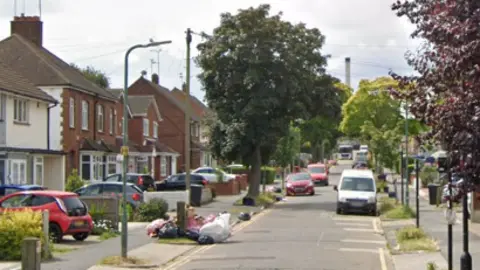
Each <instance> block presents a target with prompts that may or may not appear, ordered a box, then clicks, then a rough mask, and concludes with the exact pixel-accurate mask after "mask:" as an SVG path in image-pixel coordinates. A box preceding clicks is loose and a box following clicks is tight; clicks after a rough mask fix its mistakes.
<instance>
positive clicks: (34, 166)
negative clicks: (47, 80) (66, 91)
mask: <svg viewBox="0 0 480 270" xmlns="http://www.w3.org/2000/svg"><path fill="white" fill-rule="evenodd" d="M55 106H58V103H57V101H56V100H55V99H54V98H53V97H52V96H50V95H48V94H47V93H45V92H44V91H42V90H40V89H39V88H37V87H36V86H35V85H34V84H33V83H31V82H30V81H29V80H28V79H26V78H25V77H23V76H21V75H20V74H18V73H17V72H15V71H14V70H12V69H10V68H9V67H8V66H6V65H4V64H2V63H1V59H0V184H2V185H3V184H36V185H42V186H45V187H47V188H49V189H60V190H63V189H64V184H65V173H64V168H65V155H64V153H63V152H62V151H58V150H52V149H51V148H50V144H49V132H48V130H49V129H48V127H49V125H51V124H52V122H51V120H50V111H51V110H52V108H54V107H55Z"/></svg>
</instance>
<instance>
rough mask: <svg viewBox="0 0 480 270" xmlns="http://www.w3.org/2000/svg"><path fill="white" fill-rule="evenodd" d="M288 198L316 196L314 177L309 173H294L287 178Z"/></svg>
mask: <svg viewBox="0 0 480 270" xmlns="http://www.w3.org/2000/svg"><path fill="white" fill-rule="evenodd" d="M286 185H287V196H295V195H310V196H313V195H315V187H314V184H313V181H312V176H311V175H310V174H309V173H294V174H290V175H289V176H287V181H286Z"/></svg>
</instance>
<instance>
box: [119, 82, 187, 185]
mask: <svg viewBox="0 0 480 270" xmlns="http://www.w3.org/2000/svg"><path fill="white" fill-rule="evenodd" d="M110 91H111V92H112V93H114V94H115V95H116V96H117V97H119V101H120V103H122V104H123V95H122V92H123V90H122V89H110ZM128 107H129V110H130V113H131V117H130V119H129V120H128V138H129V141H130V144H131V145H130V148H131V149H130V151H129V155H130V159H129V171H130V172H136V173H145V172H146V171H148V172H149V173H150V174H152V176H153V177H154V178H155V179H157V180H158V179H164V178H165V177H167V176H168V175H170V174H171V173H172V172H173V171H175V170H176V169H173V168H172V166H173V167H175V168H176V164H177V158H178V156H180V154H179V153H177V152H175V151H174V150H173V149H172V148H170V147H168V146H167V145H166V144H164V143H162V142H161V141H160V140H159V128H160V123H161V122H162V121H163V118H162V115H161V114H160V110H159V108H158V106H157V102H156V100H155V98H154V97H153V96H133V95H129V96H128Z"/></svg>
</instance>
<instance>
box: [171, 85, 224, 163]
mask: <svg viewBox="0 0 480 270" xmlns="http://www.w3.org/2000/svg"><path fill="white" fill-rule="evenodd" d="M183 89H185V85H184V86H183ZM171 93H172V95H173V96H174V97H175V98H176V99H177V100H178V101H179V102H181V103H182V104H185V102H186V101H185V100H186V97H187V94H186V93H185V91H182V90H180V89H178V88H173V89H172V91H171ZM189 100H190V106H191V107H190V108H191V109H192V110H191V112H192V114H195V116H196V117H198V119H199V120H200V121H199V124H200V127H199V128H198V130H191V132H192V134H195V133H199V134H195V135H197V136H198V138H199V142H200V144H201V145H202V146H203V148H202V151H201V152H200V166H201V167H205V166H208V167H215V166H216V165H217V162H216V161H215V159H214V158H213V156H212V154H211V153H210V151H208V147H207V145H208V143H209V139H210V137H209V135H208V126H207V125H206V122H205V120H206V118H207V117H208V114H209V113H210V109H209V108H208V107H207V106H205V104H203V102H201V101H200V100H198V98H196V97H195V96H193V95H190V98H189ZM192 136H193V135H192Z"/></svg>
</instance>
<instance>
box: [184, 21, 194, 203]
mask: <svg viewBox="0 0 480 270" xmlns="http://www.w3.org/2000/svg"><path fill="white" fill-rule="evenodd" d="M186 34H187V35H186V39H185V40H186V42H187V55H186V58H187V59H186V61H187V62H186V70H185V77H186V78H185V96H186V98H185V157H184V160H185V187H186V196H187V198H186V200H185V201H186V202H187V204H190V165H191V164H190V161H191V160H190V154H191V153H190V143H191V138H190V45H191V44H192V30H191V29H190V28H187V32H186Z"/></svg>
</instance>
